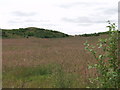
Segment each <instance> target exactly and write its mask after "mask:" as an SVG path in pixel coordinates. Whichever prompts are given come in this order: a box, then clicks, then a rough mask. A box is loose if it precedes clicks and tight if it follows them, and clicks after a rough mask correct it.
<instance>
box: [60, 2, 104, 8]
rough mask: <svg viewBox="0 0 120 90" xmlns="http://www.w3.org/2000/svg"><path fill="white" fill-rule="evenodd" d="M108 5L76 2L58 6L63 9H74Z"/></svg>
mask: <svg viewBox="0 0 120 90" xmlns="http://www.w3.org/2000/svg"><path fill="white" fill-rule="evenodd" d="M105 4H106V3H103V2H101V3H98V2H74V3H66V4H61V5H58V6H59V7H61V8H70V7H74V6H86V7H89V6H98V5H105Z"/></svg>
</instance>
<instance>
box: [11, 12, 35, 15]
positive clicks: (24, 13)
mask: <svg viewBox="0 0 120 90" xmlns="http://www.w3.org/2000/svg"><path fill="white" fill-rule="evenodd" d="M12 14H13V15H15V16H34V15H36V13H35V12H21V11H15V12H12Z"/></svg>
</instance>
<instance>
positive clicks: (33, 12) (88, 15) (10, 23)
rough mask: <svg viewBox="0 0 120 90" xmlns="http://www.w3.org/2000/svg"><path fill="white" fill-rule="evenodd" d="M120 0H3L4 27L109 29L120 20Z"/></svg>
mask: <svg viewBox="0 0 120 90" xmlns="http://www.w3.org/2000/svg"><path fill="white" fill-rule="evenodd" d="M117 8H118V0H104V1H101V0H90V1H89V0H0V28H22V27H31V26H35V27H39V28H48V29H54V30H58V31H61V32H64V33H68V34H80V33H91V32H97V31H98V32H99V31H105V30H106V29H105V25H106V23H105V22H106V21H107V20H111V21H113V22H116V23H117V20H118V17H117Z"/></svg>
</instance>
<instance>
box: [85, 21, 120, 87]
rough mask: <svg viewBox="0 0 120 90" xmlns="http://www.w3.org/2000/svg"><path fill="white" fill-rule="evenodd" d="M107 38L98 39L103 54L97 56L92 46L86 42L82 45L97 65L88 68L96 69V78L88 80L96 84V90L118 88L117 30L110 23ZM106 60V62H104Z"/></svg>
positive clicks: (119, 79)
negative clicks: (99, 89)
mask: <svg viewBox="0 0 120 90" xmlns="http://www.w3.org/2000/svg"><path fill="white" fill-rule="evenodd" d="M108 24H109V26H107V27H108V28H109V33H108V34H109V37H108V38H106V39H100V40H99V43H98V44H97V45H98V48H99V49H102V50H103V52H104V54H98V53H97V52H96V51H95V50H94V48H95V47H93V46H92V45H89V44H88V43H87V42H86V43H84V45H85V46H86V47H85V49H87V50H88V51H90V52H91V53H92V54H93V56H94V57H95V59H96V60H97V62H98V63H96V64H94V65H89V66H88V68H89V69H90V68H96V69H97V73H98V76H97V77H96V78H90V79H89V80H90V82H91V83H93V84H96V86H95V87H97V88H120V68H119V65H120V62H119V61H118V52H119V51H118V34H119V33H118V30H116V25H115V23H110V21H108ZM106 60H107V61H106Z"/></svg>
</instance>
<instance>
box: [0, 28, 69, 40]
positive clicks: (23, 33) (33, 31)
mask: <svg viewBox="0 0 120 90" xmlns="http://www.w3.org/2000/svg"><path fill="white" fill-rule="evenodd" d="M1 30H2V38H29V37H37V38H62V37H68V36H69V35H67V34H64V33H62V32H58V31H53V30H48V29H43V28H36V27H28V28H19V29H11V30H7V29H1Z"/></svg>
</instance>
